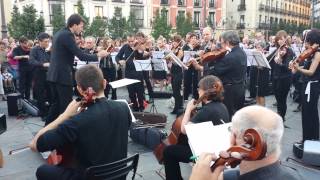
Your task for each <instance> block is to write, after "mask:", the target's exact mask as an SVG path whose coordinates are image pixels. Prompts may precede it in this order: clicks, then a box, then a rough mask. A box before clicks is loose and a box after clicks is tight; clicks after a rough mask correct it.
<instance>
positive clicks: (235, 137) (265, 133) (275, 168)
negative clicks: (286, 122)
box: [190, 106, 301, 180]
mask: <svg viewBox="0 0 320 180" xmlns="http://www.w3.org/2000/svg"><path fill="white" fill-rule="evenodd" d="M261 114H263V116H261ZM250 128H254V129H256V130H257V131H258V132H259V133H260V134H261V135H262V138H263V139H264V140H265V141H266V144H267V153H266V156H265V157H264V158H263V159H261V160H256V161H246V160H242V161H241V163H240V165H239V170H236V171H226V172H223V169H224V166H219V167H218V168H216V169H215V170H214V172H211V169H210V163H211V161H212V160H214V159H216V157H215V156H214V155H212V154H203V155H201V157H200V158H199V160H198V161H197V163H196V165H195V166H194V168H193V170H192V174H191V177H190V180H218V179H219V180H221V179H224V180H227V179H237V180H242V179H250V180H258V179H259V180H267V179H268V180H269V179H270V180H271V179H281V180H298V179H301V177H300V176H299V174H298V173H297V172H295V171H294V170H293V169H290V168H287V167H284V166H282V165H281V164H280V162H279V158H280V153H281V150H280V144H281V139H282V135H283V121H282V118H281V117H280V116H279V115H278V114H277V113H275V112H273V111H271V110H269V109H267V108H265V107H262V106H248V107H245V108H243V109H241V110H239V111H237V112H236V113H235V114H234V116H233V118H232V135H231V139H230V142H231V145H240V144H242V143H243V138H242V137H243V133H244V132H245V130H247V129H250ZM220 156H223V157H228V156H229V154H228V153H226V152H223V153H221V154H220ZM228 172H229V173H228Z"/></svg>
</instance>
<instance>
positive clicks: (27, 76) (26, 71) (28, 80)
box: [19, 67, 33, 99]
mask: <svg viewBox="0 0 320 180" xmlns="http://www.w3.org/2000/svg"><path fill="white" fill-rule="evenodd" d="M32 69H33V68H32V67H19V91H20V93H21V96H22V98H25V99H30V90H31V84H32V76H33V72H32Z"/></svg>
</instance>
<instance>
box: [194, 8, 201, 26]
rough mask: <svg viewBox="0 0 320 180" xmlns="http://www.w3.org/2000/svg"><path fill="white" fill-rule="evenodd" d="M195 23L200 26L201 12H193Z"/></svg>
mask: <svg viewBox="0 0 320 180" xmlns="http://www.w3.org/2000/svg"><path fill="white" fill-rule="evenodd" d="M193 23H194V25H195V26H196V27H199V26H200V12H199V11H195V12H194V14H193Z"/></svg>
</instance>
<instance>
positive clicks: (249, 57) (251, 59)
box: [243, 49, 257, 66]
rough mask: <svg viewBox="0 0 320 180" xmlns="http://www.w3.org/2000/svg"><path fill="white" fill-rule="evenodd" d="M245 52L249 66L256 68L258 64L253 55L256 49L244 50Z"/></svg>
mask: <svg viewBox="0 0 320 180" xmlns="http://www.w3.org/2000/svg"><path fill="white" fill-rule="evenodd" d="M243 51H244V52H245V53H246V55H247V66H256V65H257V63H256V62H255V60H254V57H253V54H252V52H253V51H254V49H243Z"/></svg>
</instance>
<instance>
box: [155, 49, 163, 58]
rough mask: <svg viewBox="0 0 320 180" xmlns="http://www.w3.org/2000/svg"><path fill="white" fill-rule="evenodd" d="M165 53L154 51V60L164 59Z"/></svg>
mask: <svg viewBox="0 0 320 180" xmlns="http://www.w3.org/2000/svg"><path fill="white" fill-rule="evenodd" d="M163 57H164V51H152V58H153V59H163Z"/></svg>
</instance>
